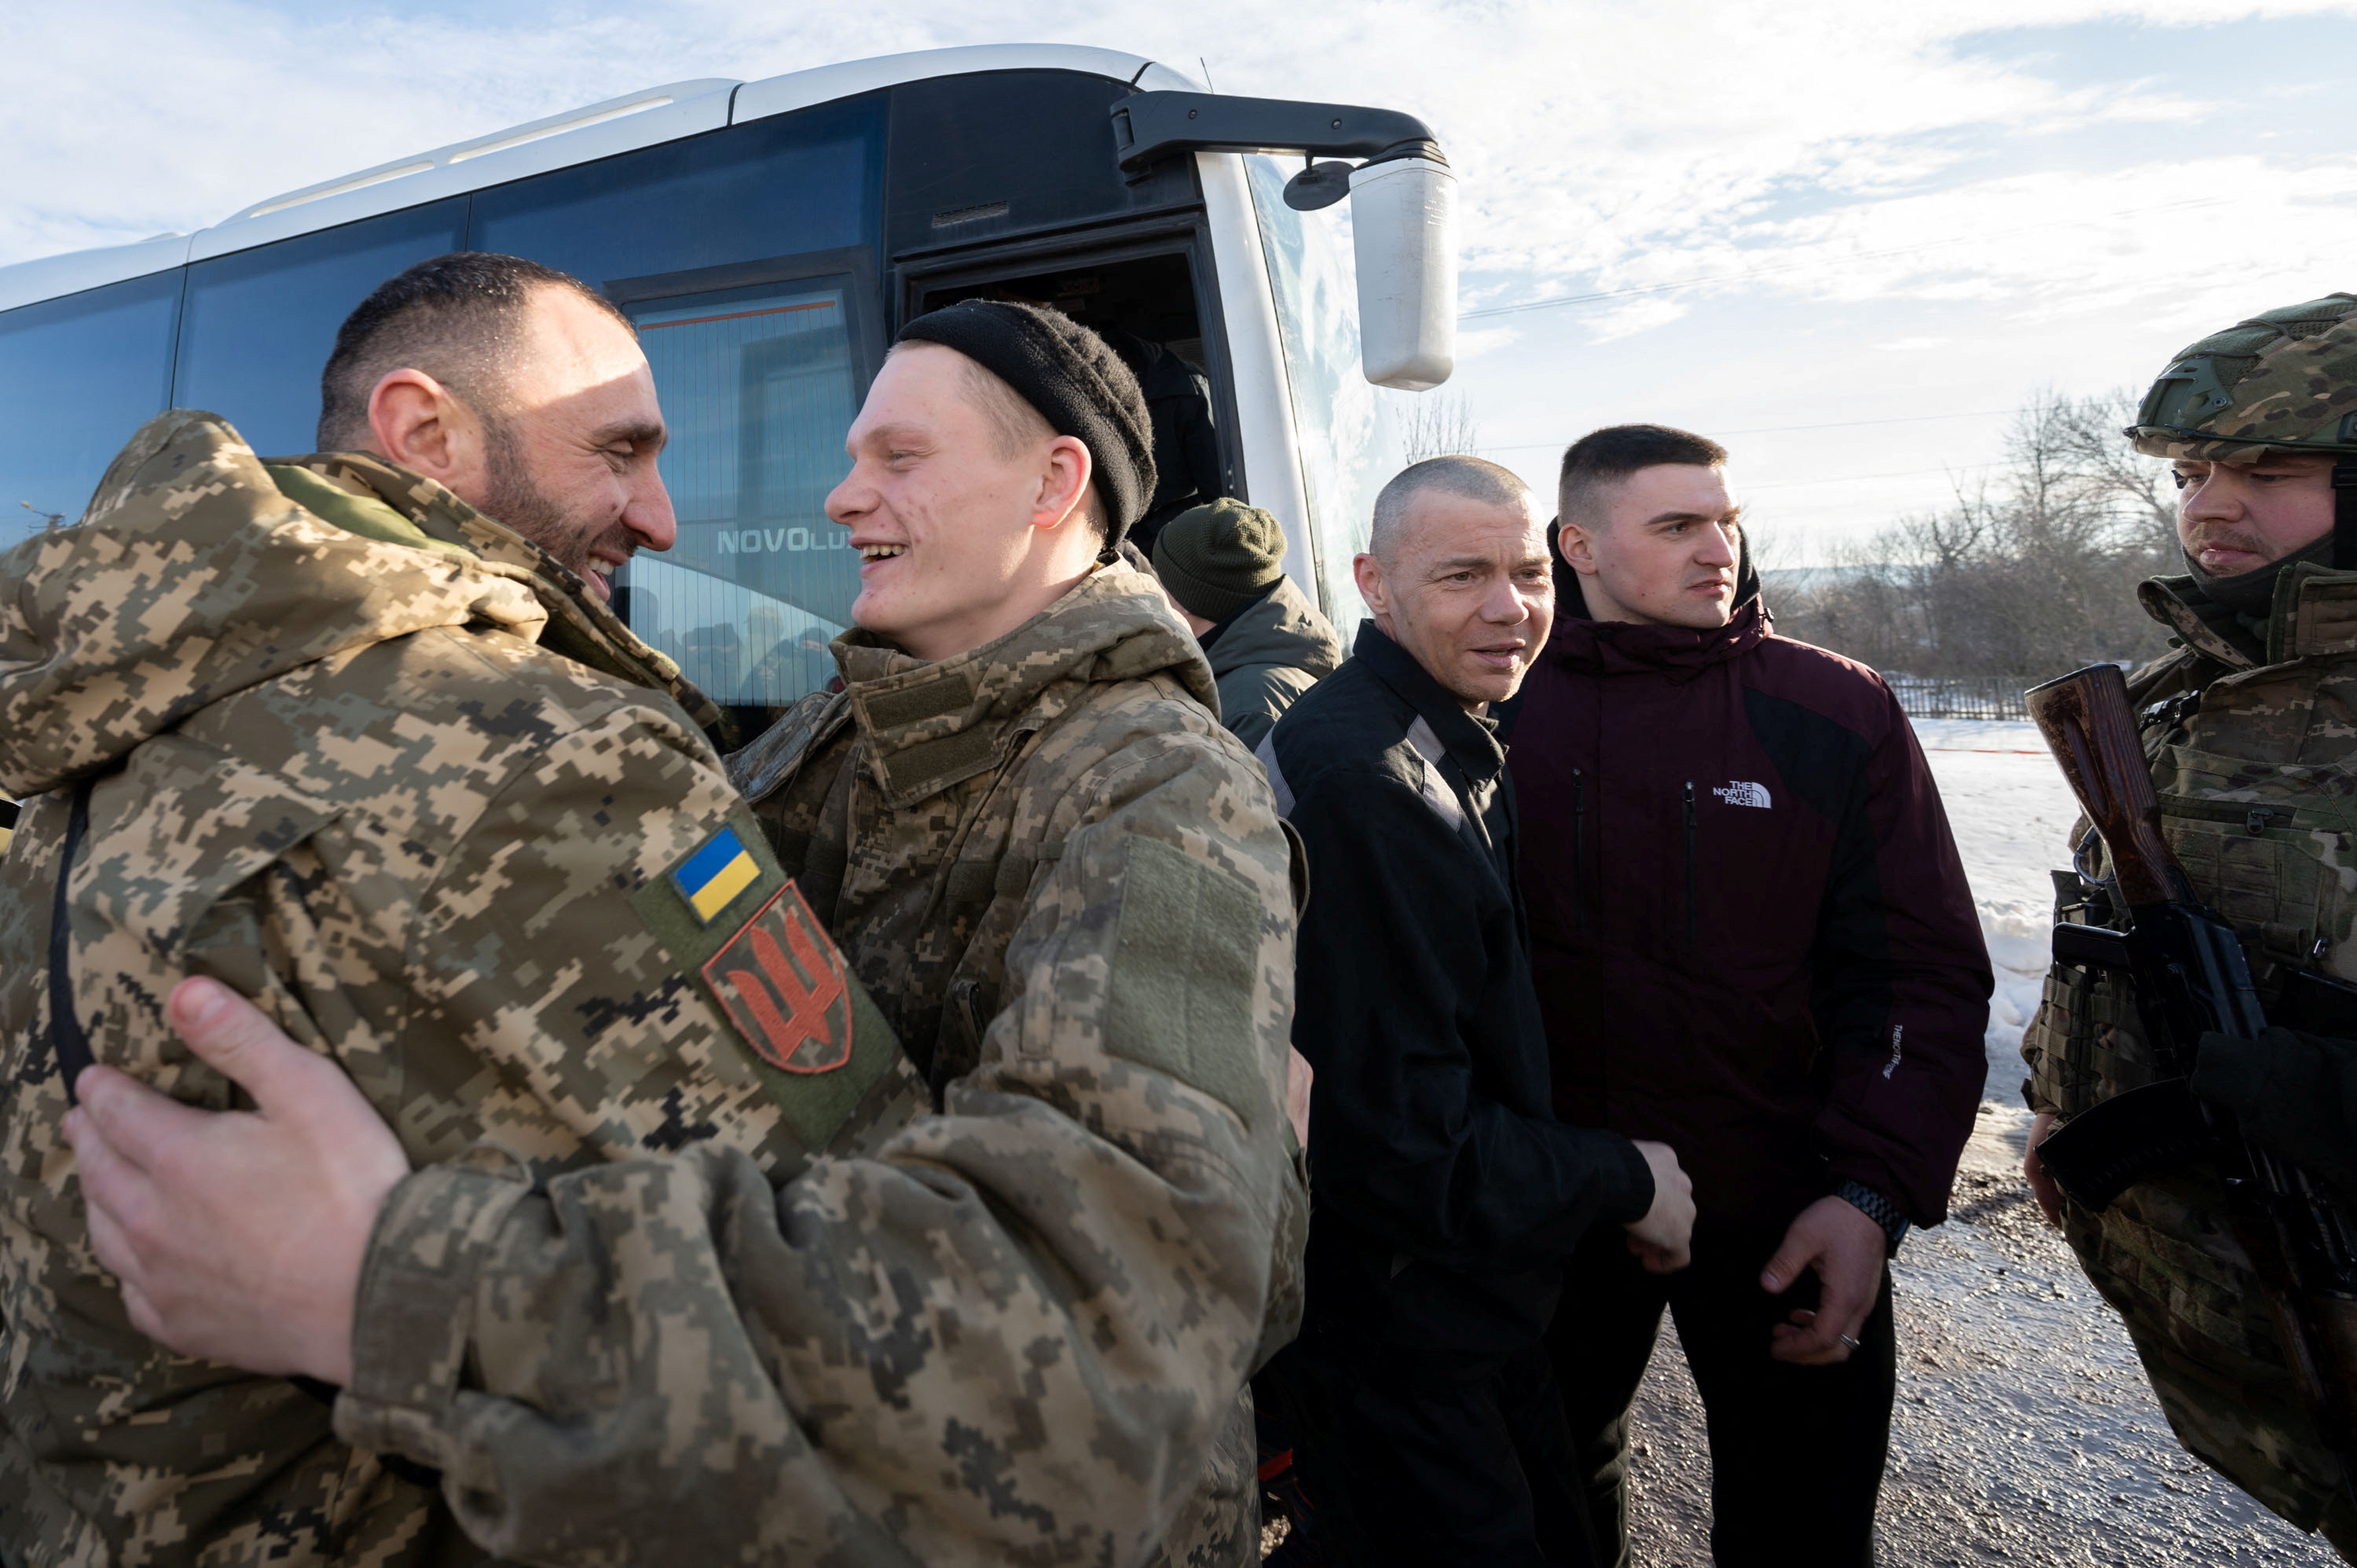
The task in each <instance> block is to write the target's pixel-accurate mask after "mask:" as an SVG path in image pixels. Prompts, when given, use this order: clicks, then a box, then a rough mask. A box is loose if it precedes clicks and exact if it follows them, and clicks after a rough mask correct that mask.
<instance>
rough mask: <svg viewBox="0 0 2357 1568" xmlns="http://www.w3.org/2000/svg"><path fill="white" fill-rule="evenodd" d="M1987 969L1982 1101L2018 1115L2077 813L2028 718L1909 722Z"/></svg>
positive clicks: (2051, 758) (2060, 775) (2068, 793)
mask: <svg viewBox="0 0 2357 1568" xmlns="http://www.w3.org/2000/svg"><path fill="white" fill-rule="evenodd" d="M1915 738H1916V739H1917V740H1918V741H1919V742H1921V745H1922V747H1923V755H1924V756H1925V757H1927V758H1928V759H1929V760H1930V762H1931V764H1932V777H1933V778H1935V779H1938V780H1939V783H1940V799H1941V800H1942V802H1943V804H1944V805H1945V806H1946V807H1947V809H1948V822H1949V825H1950V826H1951V827H1953V829H1954V830H1955V834H1956V847H1957V849H1958V851H1959V852H1961V853H1962V854H1963V855H1964V875H1966V876H1967V877H1969V878H1970V879H1971V881H1972V885H1973V897H1974V900H1975V902H1976V903H1977V904H1978V905H1979V906H1980V912H1981V932H1982V934H1983V935H1984V936H1986V938H1987V939H1988V948H1989V961H1990V962H1991V963H1992V964H1994V965H1995V966H1996V994H1994V995H1993V996H1991V997H1990V998H1989V1021H1988V1038H1987V1045H1988V1059H1989V1077H1988V1086H1987V1087H1986V1089H1984V1090H1982V1091H1981V1093H1982V1098H1983V1099H1985V1100H1987V1101H1992V1102H1994V1103H1995V1104H1997V1105H2001V1106H2004V1107H2005V1108H2006V1109H2007V1111H2008V1112H2018V1113H2020V1114H2023V1115H2026V1114H2027V1112H2023V1111H2022V1105H2021V1079H2022V1072H2023V1069H2022V1062H2021V1032H2022V1030H2023V1029H2024V1028H2026V1027H2028V1026H2029V1020H2030V1016H2031V1015H2033V1014H2034V1013H2036V1012H2037V1011H2038V994H2039V988H2040V985H2041V984H2042V983H2043V982H2044V980H2045V978H2046V964H2047V959H2048V954H2049V950H2050V944H2051V940H2052V939H2051V936H2050V932H2051V931H2052V929H2053V924H2054V882H2053V878H2052V876H2051V875H2050V872H2051V869H2052V868H2053V867H2056V866H2060V865H2067V864H2068V855H2067V846H2068V844H2069V842H2070V836H2071V825H2072V822H2075V821H2076V820H2077V818H2078V815H2079V808H2078V805H2077V804H2076V803H2075V802H2074V801H2073V800H2072V799H2071V789H2070V786H2068V785H2066V784H2064V783H2063V782H2062V773H2061V769H2060V768H2056V767H2055V766H2054V759H2053V757H2051V756H2050V755H2049V754H2048V752H2047V750H2046V746H2045V743H2044V742H2043V741H2042V740H2040V738H2039V735H2038V726H2037V725H2033V724H2030V723H2029V721H2027V720H2021V721H2018V722H2010V723H2008V722H2002V721H1992V720H1986V719H1917V720H1916V721H1915Z"/></svg>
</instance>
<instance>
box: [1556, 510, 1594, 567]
mask: <svg viewBox="0 0 2357 1568" xmlns="http://www.w3.org/2000/svg"><path fill="white" fill-rule="evenodd" d="M1555 548H1556V549H1557V550H1559V551H1561V552H1562V553H1563V558H1564V561H1565V562H1566V564H1568V565H1569V566H1570V567H1571V569H1572V570H1573V571H1575V572H1577V573H1578V574H1580V575H1582V576H1585V577H1593V576H1594V575H1596V572H1597V565H1596V530H1595V529H1594V528H1593V527H1592V526H1590V525H1589V524H1587V523H1584V522H1575V521H1572V520H1571V519H1570V518H1568V517H1565V518H1561V519H1559V520H1557V521H1556V523H1555Z"/></svg>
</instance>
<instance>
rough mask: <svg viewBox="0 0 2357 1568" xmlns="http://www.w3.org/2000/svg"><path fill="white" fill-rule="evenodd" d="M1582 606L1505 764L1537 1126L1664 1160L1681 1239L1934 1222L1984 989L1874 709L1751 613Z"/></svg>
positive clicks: (1968, 1125) (1974, 1083)
mask: <svg viewBox="0 0 2357 1568" xmlns="http://www.w3.org/2000/svg"><path fill="white" fill-rule="evenodd" d="M1565 575H1568V574H1565ZM1580 611H1581V607H1580V606H1579V603H1578V600H1577V596H1576V591H1575V594H1574V595H1573V596H1570V597H1569V599H1568V602H1566V603H1565V604H1564V605H1563V607H1562V610H1561V612H1560V615H1559V618H1558V619H1557V620H1556V622H1555V633H1554V636H1553V637H1552V638H1551V639H1549V641H1548V643H1547V646H1546V649H1545V650H1544V652H1543V654H1542V655H1541V657H1540V659H1539V660H1538V662H1537V664H1536V666H1535V667H1534V669H1533V670H1532V671H1531V675H1530V678H1529V680H1528V682H1526V683H1525V685H1524V687H1523V695H1522V696H1521V697H1520V698H1519V699H1518V700H1517V702H1516V703H1515V709H1516V711H1515V713H1514V714H1513V715H1512V750H1511V752H1510V753H1509V766H1510V768H1511V769H1512V774H1513V778H1514V786H1515V789H1516V790H1517V791H1518V793H1519V795H1520V798H1521V801H1522V812H1523V849H1522V872H1523V890H1524V895H1525V897H1526V898H1527V900H1528V903H1529V908H1530V918H1531V934H1532V943H1533V958H1534V972H1535V978H1536V981H1537V985H1538V993H1539V1002H1540V1006H1541V1009H1542V1011H1543V1013H1544V1016H1545V1019H1546V1027H1547V1036H1548V1041H1549V1045H1550V1048H1551V1050H1552V1053H1553V1057H1554V1071H1555V1078H1554V1094H1555V1114H1556V1115H1557V1116H1558V1117H1559V1118H1561V1119H1562V1120H1563V1121H1565V1122H1570V1123H1572V1124H1573V1125H1575V1126H1603V1127H1609V1128H1610V1129H1612V1130H1613V1131H1614V1132H1617V1133H1624V1134H1626V1135H1628V1136H1630V1137H1632V1138H1654V1139H1659V1140H1661V1141H1662V1142H1663V1143H1666V1144H1671V1145H1672V1146H1673V1147H1674V1148H1675V1149H1676V1150H1677V1153H1678V1158H1679V1160H1680V1161H1681V1162H1682V1163H1683V1164H1684V1166H1685V1168H1686V1170H1687V1171H1688V1172H1689V1173H1690V1174H1691V1175H1692V1176H1693V1177H1694V1192H1695V1205H1696V1207H1697V1208H1698V1209H1699V1210H1700V1212H1701V1215H1702V1216H1703V1217H1704V1218H1705V1219H1706V1220H1713V1221H1726V1222H1730V1223H1732V1224H1735V1225H1738V1226H1741V1227H1743V1228H1745V1229H1779V1230H1780V1229H1781V1227H1782V1226H1783V1225H1785V1224H1787V1223H1789V1222H1790V1220H1791V1219H1792V1216H1793V1215H1794V1214H1795V1213H1797V1212H1799V1210H1800V1209H1802V1208H1805V1207H1807V1206H1808V1205H1809V1204H1810V1203H1812V1202H1813V1201H1815V1200H1816V1199H1817V1198H1819V1197H1824V1195H1825V1194H1827V1193H1829V1192H1831V1191H1832V1190H1833V1189H1834V1188H1835V1187H1836V1186H1838V1185H1839V1184H1840V1183H1841V1182H1843V1181H1845V1180H1854V1181H1857V1182H1861V1183H1863V1184H1865V1185H1866V1186H1867V1187H1870V1188H1872V1189H1874V1190H1875V1191H1877V1192H1879V1193H1881V1194H1883V1195H1884V1196H1885V1197H1889V1198H1891V1199H1892V1200H1894V1201H1895V1202H1896V1203H1897V1204H1898V1205H1899V1207H1900V1208H1901V1209H1903V1210H1904V1211H1905V1212H1906V1214H1907V1216H1908V1217H1909V1218H1910V1219H1911V1220H1913V1221H1914V1222H1915V1223H1917V1224H1919V1225H1932V1224H1937V1223H1938V1222H1939V1221H1940V1220H1941V1219H1943V1218H1944V1217H1945V1215H1946V1212H1947V1204H1948V1188H1949V1184H1950V1183H1951V1182H1952V1181H1953V1179H1954V1176H1955V1168H1956V1160H1957V1156H1958V1155H1959V1154H1960V1153H1961V1152H1962V1150H1963V1148H1964V1140H1965V1138H1966V1137H1967V1136H1969V1135H1970V1133H1971V1132H1972V1127H1973V1118H1974V1116H1975V1112H1976V1108H1977V1106H1978V1103H1979V1099H1980V1091H1981V1084H1982V1080H1983V1079H1984V1078H1985V1077H1986V1071H1987V1065H1986V1058H1985V1057H1984V1055H1983V1053H1982V1031H1983V1029H1984V1028H1985V1027H1986V1023H1987V1017H1988V996H1989V986H1990V973H1989V963H1988V954H1987V951H1986V947H1985V946H1984V944H1983V942H1982V940H1981V932H1980V925H1979V922H1978V920H1977V919H1976V918H1975V914H1974V909H1973V898H1972V893H1971V890H1970V889H1969V888H1968V887H1967V886H1965V882H1964V866H1963V865H1962V863H1961V862H1960V861H1959V860H1958V859H1957V856H1956V846H1955V842H1954V840H1953V838H1952V837H1951V836H1950V834H1949V832H1948V821H1947V816H1946V813H1945V812H1943V811H1942V810H1941V807H1940V795H1939V790H1938V789H1936V788H1935V787H1934V786H1933V784H1932V775H1931V771H1930V769H1929V768H1928V767H1927V766H1926V764H1925V763H1924V760H1923V753H1922V751H1921V747H1919V746H1917V745H1916V741H1915V735H1914V731H1913V730H1912V729H1911V728H1910V726H1909V725H1908V722H1907V718H1906V715H1905V714H1903V713H1901V712H1900V707H1899V703H1898V701H1897V699H1895V698H1894V697H1892V695H1891V694H1890V691H1889V687H1887V686H1885V685H1884V684H1883V682H1882V680H1881V678H1880V677H1879V676H1878V675H1876V674H1875V673H1874V672H1873V671H1870V670H1868V669H1867V668H1865V667H1864V666H1863V665H1859V664H1854V663H1852V662H1851V661H1850V660H1846V659H1843V658H1841V657H1840V656H1838V655H1836V654H1833V653H1828V652H1826V651H1824V650H1823V649H1818V648H1812V647H1810V646H1809V645H1808V644H1806V643H1802V642H1794V641H1792V640H1790V639H1786V638H1781V637H1777V636H1775V635H1774V634H1773V632H1772V631H1771V629H1770V624H1769V620H1768V617H1767V614H1766V612H1765V611H1764V610H1763V609H1762V607H1761V606H1760V600H1759V599H1758V597H1757V596H1753V597H1750V598H1749V599H1748V600H1747V601H1746V602H1745V603H1744V604H1743V605H1742V607H1740V608H1739V609H1738V611H1737V612H1736V615H1735V618H1734V619H1733V620H1732V621H1731V622H1730V623H1729V624H1728V625H1727V626H1726V627H1725V628H1721V629H1719V630H1717V631H1708V632H1695V631H1688V630H1684V629H1681V628H1674V627H1656V626H1628V625H1614V624H1604V623H1598V622H1596V621H1592V620H1588V619H1587V618H1585V616H1584V615H1583V614H1582V613H1580Z"/></svg>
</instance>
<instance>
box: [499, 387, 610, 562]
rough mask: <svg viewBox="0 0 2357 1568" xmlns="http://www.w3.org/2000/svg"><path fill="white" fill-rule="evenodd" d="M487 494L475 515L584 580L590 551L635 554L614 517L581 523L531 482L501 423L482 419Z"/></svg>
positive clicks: (511, 435) (529, 470)
mask: <svg viewBox="0 0 2357 1568" xmlns="http://www.w3.org/2000/svg"><path fill="white" fill-rule="evenodd" d="M485 424H486V425H487V426H488V428H487V430H486V433H485V434H486V436H487V440H486V446H487V447H488V448H489V450H488V452H487V454H486V456H488V457H489V458H490V462H489V464H488V465H487V467H489V470H490V472H489V476H488V481H487V489H488V492H489V493H488V494H486V495H485V497H484V498H483V506H482V507H481V509H480V510H481V511H482V512H483V514H484V515H485V516H486V517H489V518H490V519H491V520H492V521H494V522H499V523H502V524H504V525H505V526H507V527H508V528H511V529H512V530H514V531H515V532H518V533H520V534H522V535H523V537H524V538H526V539H528V540H530V541H532V542H533V543H534V544H536V545H538V546H540V548H541V549H542V550H544V551H545V552H546V553H548V554H549V555H550V556H551V557H552V558H553V559H554V560H555V562H556V563H557V564H559V565H561V566H563V567H565V569H566V570H567V571H569V572H571V573H573V574H574V575H576V576H577V577H579V578H580V579H581V580H582V581H583V582H585V583H586V582H587V581H588V579H589V571H590V566H589V557H590V552H591V551H593V550H595V549H597V547H598V546H599V545H601V544H602V545H605V546H606V547H607V548H608V550H609V551H610V552H611V553H614V554H617V555H619V556H621V557H622V558H624V559H625V560H627V559H629V558H630V556H632V555H635V554H636V553H638V544H637V542H636V541H635V540H634V539H632V538H631V536H630V531H629V530H628V529H627V528H625V527H624V526H623V525H622V521H621V519H619V518H615V519H612V520H611V521H608V520H605V519H599V518H583V517H578V516H576V515H575V514H573V513H572V512H570V511H567V510H565V506H564V505H563V503H561V502H559V501H557V500H555V499H554V498H552V497H551V496H549V494H548V493H547V492H546V491H544V490H543V489H541V488H540V487H539V485H538V484H537V483H535V482H534V480H533V474H532V468H531V466H530V464H529V463H528V462H527V461H526V460H525V457H524V454H523V446H522V443H521V442H519V441H518V440H517V439H516V438H515V433H514V432H513V431H512V430H511V429H510V428H509V427H508V425H507V424H506V423H505V422H504V421H494V420H486V421H485Z"/></svg>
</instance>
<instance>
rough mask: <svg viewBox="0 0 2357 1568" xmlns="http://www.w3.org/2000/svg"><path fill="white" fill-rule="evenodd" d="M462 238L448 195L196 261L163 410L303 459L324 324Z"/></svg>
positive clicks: (322, 358) (324, 357)
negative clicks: (222, 425)
mask: <svg viewBox="0 0 2357 1568" xmlns="http://www.w3.org/2000/svg"><path fill="white" fill-rule="evenodd" d="M466 234H467V199H466V198H465V197H455V198H453V199H450V200H448V201H437V202H435V203H433V204H432V205H430V206H426V207H413V208H410V209H407V210H405V211H402V212H388V213H386V214H385V215H384V216H383V217H382V218H371V219H368V220H364V221H362V222H359V223H347V224H344V225H343V226H342V227H340V228H336V229H327V230H322V231H320V232H318V233H317V234H304V235H300V236H298V237H297V238H295V239H292V240H281V241H279V242H277V243H276V244H274V245H263V246H259V247H257V248H255V249H253V250H251V251H239V252H236V253H234V254H232V255H227V256H218V257H215V258H214V259H213V260H211V261H209V262H199V263H196V264H195V265H193V266H191V267H190V268H189V269H188V309H187V313H186V318H185V319H184V320H183V321H182V322H181V323H180V361H179V370H178V372H177V374H176V375H175V377H174V380H173V393H172V401H173V403H176V404H178V406H179V407H182V408H206V409H210V410H211V411H212V412H213V413H218V414H220V415H221V416H222V417H223V418H225V419H227V420H228V421H229V422H230V423H231V424H234V425H236V426H237V430H238V434H239V435H242V436H244V437H245V439H246V442H247V444H248V445H250V446H253V449H254V450H255V451H257V452H260V453H263V454H264V455H268V456H279V455H293V454H296V453H300V452H308V451H310V450H311V449H312V448H313V446H314V445H315V443H316V440H317V429H318V425H319V371H320V370H321V369H322V368H323V367H325V366H326V364H327V362H328V350H329V349H333V348H334V347H335V346H336V328H339V327H341V326H342V325H343V324H344V317H347V316H350V314H351V313H352V307H353V306H357V305H359V304H360V302H361V300H363V299H366V298H367V297H368V296H369V295H370V294H371V293H372V292H373V291H374V290H375V288H376V285H379V284H381V283H382V282H384V281H385V280H386V279H387V278H389V277H392V276H393V274H396V273H399V272H401V271H403V270H404V269H405V268H408V267H411V266H414V265H415V264H416V263H419V262H422V261H425V259H426V258H428V257H430V256H439V255H446V254H447V253H448V252H452V251H455V250H457V249H459V248H460V247H461V246H463V245H464V244H465V243H466Z"/></svg>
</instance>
